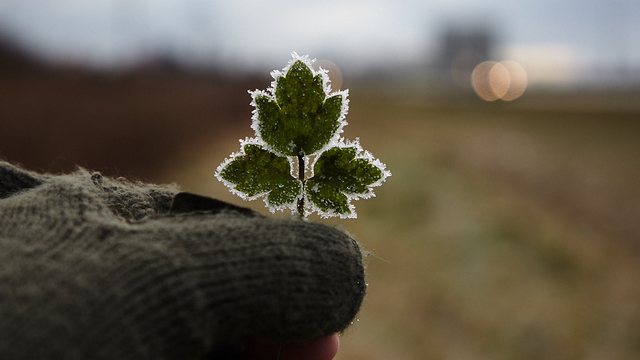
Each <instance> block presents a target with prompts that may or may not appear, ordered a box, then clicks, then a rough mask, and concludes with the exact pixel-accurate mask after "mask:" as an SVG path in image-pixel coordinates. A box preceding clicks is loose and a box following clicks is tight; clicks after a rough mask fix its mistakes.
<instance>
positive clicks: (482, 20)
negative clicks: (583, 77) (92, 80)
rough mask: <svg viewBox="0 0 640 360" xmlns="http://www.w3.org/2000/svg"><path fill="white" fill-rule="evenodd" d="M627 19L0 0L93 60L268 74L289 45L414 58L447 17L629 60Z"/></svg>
mask: <svg viewBox="0 0 640 360" xmlns="http://www.w3.org/2000/svg"><path fill="white" fill-rule="evenodd" d="M638 19H640V1H638V0H531V1H528V0H526V1H505V0H431V1H429V0H367V1H364V0H312V1H308V0H272V1H265V0H230V1H221V0H86V1H83V0H0V30H2V31H3V32H4V33H6V34H8V35H9V36H12V37H15V38H18V39H19V40H21V41H22V42H23V43H24V44H26V45H27V46H28V47H29V48H31V49H35V50H36V51H38V52H40V53H41V54H45V55H46V56H48V57H50V58H53V59H57V60H70V61H75V62H82V63H86V64H91V65H98V66H110V65H113V64H126V63H130V62H136V61H140V60H142V59H144V58H145V57H146V56H149V54H153V53H158V52H161V53H167V54H172V55H174V56H178V57H180V58H183V59H187V60H189V61H196V62H201V63H213V62H216V63H219V64H223V65H227V66H235V67H238V68H250V69H256V68H260V69H261V68H268V69H274V68H282V67H283V65H284V64H286V61H288V59H289V58H290V55H289V54H290V53H291V51H297V52H298V53H301V54H309V55H311V56H312V57H318V58H326V59H331V60H332V61H334V62H336V63H337V64H339V65H341V66H342V67H344V68H350V69H357V68H368V67H371V66H384V65H388V66H396V65H403V64H415V63H419V62H421V61H425V59H429V58H430V57H432V56H434V55H435V53H436V52H437V44H438V40H439V35H440V34H441V32H442V29H443V28H444V27H445V26H447V25H451V24H453V25H456V26H467V27H470V28H472V27H473V26H476V25H486V26H488V27H490V28H491V30H492V31H494V32H495V33H496V35H497V38H498V39H499V40H500V41H501V47H500V50H501V54H502V55H501V56H503V57H521V58H525V59H529V61H533V60H531V59H533V58H535V61H541V62H544V61H547V62H561V63H562V62H564V63H566V64H565V65H567V64H569V65H571V66H573V65H576V64H577V65H580V66H584V65H585V64H586V65H588V66H591V65H594V64H596V65H616V66H617V65H619V64H623V65H624V64H626V65H633V66H637V65H638V64H640V21H638ZM496 60H501V59H496Z"/></svg>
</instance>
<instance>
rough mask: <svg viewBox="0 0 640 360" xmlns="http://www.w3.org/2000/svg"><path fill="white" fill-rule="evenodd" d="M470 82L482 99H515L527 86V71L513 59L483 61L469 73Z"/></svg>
mask: <svg viewBox="0 0 640 360" xmlns="http://www.w3.org/2000/svg"><path fill="white" fill-rule="evenodd" d="M471 84H472V86H473V90H474V91H475V92H476V94H477V95H478V96H479V97H480V98H481V99H483V100H486V101H496V100H498V99H502V100H504V101H511V100H515V99H517V98H518V97H520V96H521V95H522V94H523V93H524V91H525V89H526V88H527V73H526V71H525V69H524V68H523V67H522V66H521V65H520V64H518V63H516V62H514V61H502V62H496V61H484V62H482V63H480V64H478V65H477V66H476V67H475V69H473V72H472V73H471Z"/></svg>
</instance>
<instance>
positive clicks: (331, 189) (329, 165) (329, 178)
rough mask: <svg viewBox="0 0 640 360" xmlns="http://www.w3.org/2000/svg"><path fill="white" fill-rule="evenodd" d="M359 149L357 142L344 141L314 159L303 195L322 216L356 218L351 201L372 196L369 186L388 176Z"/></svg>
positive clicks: (383, 169)
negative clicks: (346, 142) (346, 143)
mask: <svg viewBox="0 0 640 360" xmlns="http://www.w3.org/2000/svg"><path fill="white" fill-rule="evenodd" d="M349 145H352V146H349ZM361 151H362V149H361V148H360V145H359V144H358V143H357V142H355V143H353V144H348V145H344V144H343V145H342V146H336V147H333V148H331V149H328V150H326V151H325V152H323V153H322V155H320V157H319V158H318V159H317V160H316V163H315V165H314V167H313V169H314V176H313V178H311V179H309V180H308V181H307V183H306V195H307V198H308V199H309V200H310V201H311V202H312V203H313V205H314V206H315V207H317V209H318V210H319V213H320V214H321V215H323V216H332V215H336V214H337V215H339V216H340V217H343V218H346V217H355V216H356V214H355V211H354V207H353V205H352V204H351V203H350V200H351V199H357V198H360V197H362V198H367V197H371V196H374V194H373V191H372V189H371V188H372V187H373V186H377V185H380V184H381V183H382V181H384V179H385V178H386V177H387V176H389V175H390V173H389V172H388V171H387V170H385V166H384V165H383V164H382V163H380V162H379V161H377V160H375V159H373V157H372V156H371V154H370V153H368V152H364V154H363V155H362V154H360V153H361Z"/></svg>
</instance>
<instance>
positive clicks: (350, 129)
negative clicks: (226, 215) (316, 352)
mask: <svg viewBox="0 0 640 360" xmlns="http://www.w3.org/2000/svg"><path fill="white" fill-rule="evenodd" d="M547 100H548V99H547ZM565 100H567V101H564V102H563V101H561V100H556V101H559V102H560V105H562V104H564V107H562V106H557V104H555V103H554V101H550V102H549V101H548V103H547V104H546V105H545V104H544V98H542V99H529V100H527V99H522V102H520V103H519V104H517V103H514V104H505V103H502V104H500V103H480V102H471V103H467V102H465V103H464V106H455V104H450V103H449V104H447V103H441V104H440V105H438V106H435V105H434V104H433V103H431V104H429V103H427V102H425V101H420V100H415V99H414V100H413V101H408V100H399V98H396V99H395V100H394V98H393V97H389V96H382V95H380V94H376V93H374V92H370V91H367V90H365V89H361V90H360V91H359V90H358V89H357V88H356V89H352V91H351V108H350V113H349V116H348V117H347V118H348V120H349V122H350V125H348V126H347V127H346V128H345V137H347V138H354V137H356V136H359V137H360V138H361V143H362V145H363V147H364V148H365V149H368V150H370V151H371V152H372V153H373V154H374V155H375V156H377V157H379V158H380V159H381V160H382V161H383V162H385V163H386V164H387V165H388V167H389V169H391V171H392V172H393V176H392V177H391V178H390V179H389V180H388V182H387V183H386V184H384V185H383V186H382V187H380V188H378V189H377V190H376V193H377V197H376V198H374V199H371V200H363V201H359V202H356V208H357V210H358V213H359V217H358V219H356V220H346V221H336V220H334V221H329V222H332V223H339V224H340V226H342V227H344V228H346V229H347V230H348V231H350V232H351V233H353V234H354V236H356V237H357V238H358V239H359V241H361V243H362V244H363V245H364V246H365V247H366V248H367V249H368V250H369V251H370V252H371V256H370V257H369V259H368V263H369V265H368V271H369V293H368V296H367V298H366V303H365V305H364V308H363V310H362V312H361V314H360V316H359V319H358V321H357V322H356V323H355V324H354V326H352V327H351V328H350V329H349V330H347V332H346V333H345V334H344V335H343V339H342V347H341V350H340V352H339V357H338V359H351V360H353V359H369V360H376V359H380V360H391V359H547V360H548V359H629V360H631V359H638V358H640V259H639V258H638V255H640V228H639V225H638V223H639V222H638V219H639V218H640V118H639V117H638V113H636V112H635V111H628V109H627V110H624V109H622V108H615V109H610V108H607V107H604V108H603V107H602V106H599V107H598V106H594V102H593V101H588V102H586V103H585V108H587V109H588V108H589V107H590V106H593V108H592V109H590V110H589V109H588V110H581V109H580V107H579V99H572V100H571V101H573V104H574V105H576V106H575V107H574V108H572V107H571V106H568V105H567V104H569V100H568V99H567V98H565ZM529 102H532V103H529ZM536 104H539V105H538V106H537V107H536ZM543 105H544V106H543ZM622 110H624V111H622ZM251 135H253V134H252V131H251V130H250V129H249V128H248V122H247V127H246V128H244V129H242V128H238V129H236V130H233V131H229V134H228V135H227V138H228V139H229V140H228V141H227V140H225V141H224V142H218V143H216V144H201V145H200V147H197V148H196V147H194V148H192V149H191V150H190V151H189V152H188V157H189V159H190V160H189V161H187V160H186V157H185V158H184V161H181V162H180V165H179V166H176V167H173V166H171V167H169V168H168V172H167V175H166V179H167V180H168V181H173V182H177V183H179V184H181V185H182V186H183V187H185V188H187V189H189V190H192V191H197V192H201V193H206V194H209V195H212V196H218V197H221V198H224V199H226V200H229V201H233V202H240V201H241V200H239V199H238V198H236V197H235V196H233V195H231V194H229V193H228V192H227V190H226V189H225V188H224V187H223V186H222V185H220V184H218V183H217V181H215V180H214V179H213V178H212V173H213V171H214V169H215V168H216V166H217V165H218V164H219V163H220V162H221V161H222V159H224V158H225V157H227V156H228V155H229V154H230V153H231V152H234V151H237V150H238V149H239V147H238V143H237V139H238V138H244V137H245V136H251ZM250 206H252V207H254V208H256V209H261V210H262V209H264V208H263V204H262V202H261V201H256V202H253V203H251V204H250ZM262 211H264V210H262Z"/></svg>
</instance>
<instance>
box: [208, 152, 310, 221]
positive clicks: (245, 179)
mask: <svg viewBox="0 0 640 360" xmlns="http://www.w3.org/2000/svg"><path fill="white" fill-rule="evenodd" d="M290 172H291V165H290V164H289V160H288V159H287V158H284V157H280V156H278V155H276V154H274V153H272V152H270V151H267V150H265V149H263V148H262V146H260V145H257V144H255V143H246V144H244V146H243V152H242V153H238V154H235V156H233V157H232V158H231V159H229V161H228V162H226V163H223V164H221V165H220V168H219V170H218V174H217V175H218V178H219V179H221V180H223V181H224V182H225V184H227V185H228V186H229V187H230V188H231V189H232V190H233V191H234V192H236V194H238V195H240V196H241V197H244V198H248V199H255V198H257V197H260V196H263V195H265V194H266V195H267V197H266V202H267V205H268V206H269V207H271V208H272V209H278V208H282V207H288V206H291V204H294V203H295V202H296V201H297V199H298V198H299V197H300V196H301V190H302V182H301V181H300V180H297V179H295V178H293V177H292V176H291V174H290Z"/></svg>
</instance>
